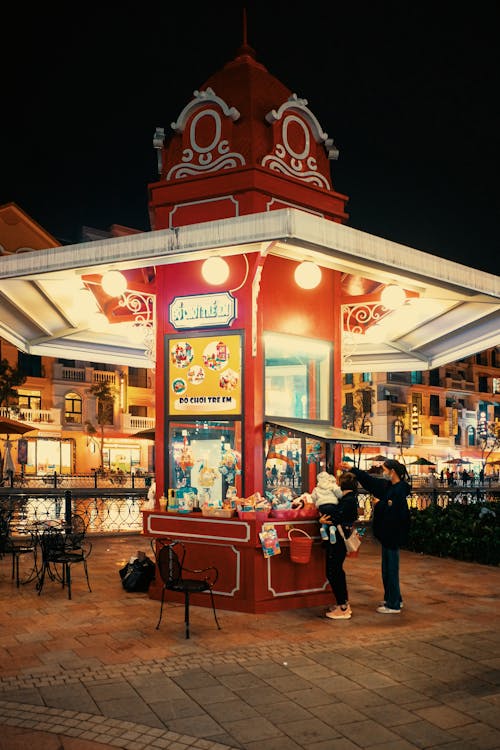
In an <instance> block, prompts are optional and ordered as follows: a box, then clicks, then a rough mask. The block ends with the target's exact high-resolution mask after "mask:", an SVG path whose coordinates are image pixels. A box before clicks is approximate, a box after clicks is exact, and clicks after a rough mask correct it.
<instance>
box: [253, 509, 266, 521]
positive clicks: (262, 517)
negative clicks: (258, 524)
mask: <svg viewBox="0 0 500 750" xmlns="http://www.w3.org/2000/svg"><path fill="white" fill-rule="evenodd" d="M255 518H256V519H257V521H267V519H268V518H269V511H268V510H256V511H255Z"/></svg>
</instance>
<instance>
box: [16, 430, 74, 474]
mask: <svg viewBox="0 0 500 750" xmlns="http://www.w3.org/2000/svg"><path fill="white" fill-rule="evenodd" d="M73 455H74V441H73V440H72V439H66V440H64V439H63V440H51V439H50V438H39V439H38V440H28V445H27V454H26V458H27V460H26V464H25V473H26V474H53V473H54V472H57V474H71V473H72V472H73V464H74V460H73Z"/></svg>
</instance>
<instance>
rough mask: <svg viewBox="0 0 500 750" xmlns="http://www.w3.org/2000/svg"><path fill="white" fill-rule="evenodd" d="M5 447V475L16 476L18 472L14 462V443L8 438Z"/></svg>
mask: <svg viewBox="0 0 500 750" xmlns="http://www.w3.org/2000/svg"><path fill="white" fill-rule="evenodd" d="M4 448H5V452H4V454H3V476H4V478H5V479H8V478H9V476H11V475H12V476H14V474H15V473H16V466H15V464H14V459H13V458H12V443H11V442H10V440H9V439H8V438H7V440H5V442H4Z"/></svg>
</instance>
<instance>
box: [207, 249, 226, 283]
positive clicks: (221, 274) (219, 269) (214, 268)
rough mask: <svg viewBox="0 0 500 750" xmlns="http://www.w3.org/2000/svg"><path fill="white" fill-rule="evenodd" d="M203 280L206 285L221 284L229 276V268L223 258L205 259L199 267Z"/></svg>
mask: <svg viewBox="0 0 500 750" xmlns="http://www.w3.org/2000/svg"><path fill="white" fill-rule="evenodd" d="M201 273H202V276H203V278H204V279H205V281H206V282H207V283H208V284H213V285H214V286H217V285H218V284H223V283H224V282H225V281H226V280H227V277H228V276H229V266H228V264H227V262H226V261H225V260H224V258H219V257H218V256H215V255H214V256H213V257H211V258H207V259H206V261H205V262H204V263H203V265H202V267H201Z"/></svg>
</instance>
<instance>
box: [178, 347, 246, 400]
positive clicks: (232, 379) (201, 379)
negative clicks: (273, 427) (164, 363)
mask: <svg viewBox="0 0 500 750" xmlns="http://www.w3.org/2000/svg"><path fill="white" fill-rule="evenodd" d="M167 346H168V359H169V368H168V373H169V377H168V384H169V412H170V414H189V415H193V414H240V413H241V336H238V335H234V334H233V335H225V334H219V335H218V336H201V337H197V336H194V337H192V338H188V337H186V338H175V339H168V341H167Z"/></svg>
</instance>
